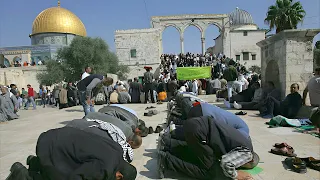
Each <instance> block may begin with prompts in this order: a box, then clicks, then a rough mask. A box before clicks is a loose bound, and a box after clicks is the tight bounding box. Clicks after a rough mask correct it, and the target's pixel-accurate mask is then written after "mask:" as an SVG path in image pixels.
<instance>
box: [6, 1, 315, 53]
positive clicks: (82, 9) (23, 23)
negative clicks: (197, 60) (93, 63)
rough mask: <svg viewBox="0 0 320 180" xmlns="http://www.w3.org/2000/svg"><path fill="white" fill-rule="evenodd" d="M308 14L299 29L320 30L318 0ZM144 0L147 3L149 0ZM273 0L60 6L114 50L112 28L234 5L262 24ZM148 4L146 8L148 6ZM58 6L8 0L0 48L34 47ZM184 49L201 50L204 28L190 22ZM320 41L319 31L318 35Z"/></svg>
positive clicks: (173, 45)
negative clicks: (44, 15)
mask: <svg viewBox="0 0 320 180" xmlns="http://www.w3.org/2000/svg"><path fill="white" fill-rule="evenodd" d="M300 2H301V3H302V5H303V7H304V9H305V11H306V12H307V15H306V18H305V20H304V22H303V24H302V25H301V26H300V27H301V28H320V10H319V9H320V0H301V1H300ZM145 3H146V4H145ZM274 3H275V0H94V1H89V0H61V7H64V8H66V9H69V10H70V11H72V12H73V13H75V14H76V15H77V16H78V17H79V18H80V19H81V20H82V22H83V23H84V25H85V26H86V29H87V34H88V36H91V37H101V38H102V39H104V40H106V41H107V43H108V44H109V46H110V49H111V50H112V51H114V49H115V47H114V31H115V30H121V29H139V28H149V27H150V17H151V16H160V15H179V14H224V13H230V12H232V11H233V10H235V8H236V7H239V8H240V9H244V10H247V11H248V12H249V13H250V14H251V15H252V16H253V19H254V21H255V23H256V24H257V25H258V26H259V27H260V28H267V25H265V24H264V21H263V20H264V18H265V15H266V12H267V9H268V7H269V6H270V5H272V4H274ZM145 5H146V6H145ZM52 6H57V0H10V1H9V0H6V1H5V0H4V1H3V2H2V3H1V11H0V47H8V46H21V45H30V43H31V42H30V39H29V37H28V35H29V34H30V33H31V29H32V22H33V20H34V19H35V17H36V16H37V15H38V14H39V13H40V12H41V11H42V10H44V9H46V8H49V7H52ZM218 34H219V33H218V28H216V27H215V26H210V27H209V28H208V29H207V31H206V47H209V46H212V45H213V40H212V39H214V38H215V37H216V36H217V35H218ZM184 39H185V52H187V51H189V52H201V44H200V32H199V30H198V29H197V28H195V27H193V26H190V27H188V28H187V29H186V32H185V34H184ZM315 39H317V40H320V34H318V36H317V37H316V38H315ZM163 47H164V52H166V53H176V52H179V51H180V43H179V34H178V32H177V31H176V30H175V29H174V28H172V27H169V28H167V29H166V30H165V31H164V34H163Z"/></svg>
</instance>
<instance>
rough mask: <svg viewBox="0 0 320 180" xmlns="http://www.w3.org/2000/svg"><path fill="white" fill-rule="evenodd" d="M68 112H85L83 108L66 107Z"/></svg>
mask: <svg viewBox="0 0 320 180" xmlns="http://www.w3.org/2000/svg"><path fill="white" fill-rule="evenodd" d="M65 111H66V112H83V110H80V109H66V110H65Z"/></svg>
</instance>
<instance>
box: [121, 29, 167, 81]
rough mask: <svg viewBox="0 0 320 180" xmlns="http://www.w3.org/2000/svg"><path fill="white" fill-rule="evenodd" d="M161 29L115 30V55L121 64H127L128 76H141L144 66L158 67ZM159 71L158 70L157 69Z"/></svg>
mask: <svg viewBox="0 0 320 180" xmlns="http://www.w3.org/2000/svg"><path fill="white" fill-rule="evenodd" d="M160 32H161V29H155V28H150V29H130V30H118V31H116V32H115V46H116V55H117V56H118V59H119V62H120V63H121V64H125V65H128V66H129V68H130V73H129V74H128V78H129V79H132V78H134V77H139V76H142V75H143V73H144V72H145V70H144V66H151V67H152V68H153V70H157V69H158V67H159V61H160V60H159V59H160V55H161V52H160V44H159V42H160ZM158 71H159V70H158Z"/></svg>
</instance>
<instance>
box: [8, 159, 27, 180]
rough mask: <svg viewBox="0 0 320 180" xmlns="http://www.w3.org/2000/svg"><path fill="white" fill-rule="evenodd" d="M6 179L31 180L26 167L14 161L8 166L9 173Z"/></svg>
mask: <svg viewBox="0 0 320 180" xmlns="http://www.w3.org/2000/svg"><path fill="white" fill-rule="evenodd" d="M6 180H32V178H31V177H30V176H29V172H28V169H27V168H26V167H25V166H24V165H22V164H21V163H20V162H15V163H14V164H13V165H12V166H11V168H10V174H9V176H8V177H7V178H6Z"/></svg>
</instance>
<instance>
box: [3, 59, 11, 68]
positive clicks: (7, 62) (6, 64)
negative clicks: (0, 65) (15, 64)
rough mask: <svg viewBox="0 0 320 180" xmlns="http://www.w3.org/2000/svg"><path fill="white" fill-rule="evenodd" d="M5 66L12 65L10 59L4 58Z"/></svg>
mask: <svg viewBox="0 0 320 180" xmlns="http://www.w3.org/2000/svg"><path fill="white" fill-rule="evenodd" d="M4 66H5V67H10V66H11V64H10V61H9V60H8V59H7V58H4Z"/></svg>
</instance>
